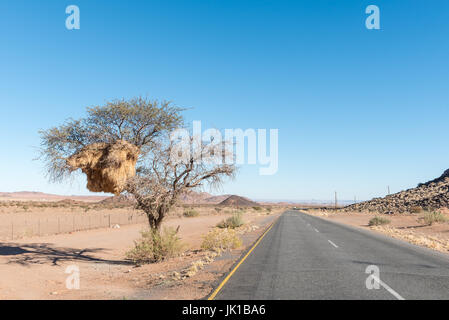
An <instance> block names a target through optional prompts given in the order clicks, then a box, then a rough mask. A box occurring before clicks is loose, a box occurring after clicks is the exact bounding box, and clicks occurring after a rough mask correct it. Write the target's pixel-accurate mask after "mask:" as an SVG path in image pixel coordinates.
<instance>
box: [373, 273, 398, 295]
mask: <svg viewBox="0 0 449 320" xmlns="http://www.w3.org/2000/svg"><path fill="white" fill-rule="evenodd" d="M371 278H373V279H374V280H375V281H377V282H378V283H379V284H380V285H381V286H382V287H384V288H385V289H386V290H387V291H388V292H389V293H391V294H392V295H393V296H394V297H395V298H396V299H398V300H405V299H404V298H403V297H402V296H401V295H400V294H399V293H397V292H396V291H394V290H393V289H391V288H390V286H389V285H388V284H386V283H385V282H383V281H382V280H380V279H379V278H378V277H376V276H375V275H371Z"/></svg>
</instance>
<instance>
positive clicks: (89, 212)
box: [0, 192, 285, 300]
mask: <svg viewBox="0 0 449 320" xmlns="http://www.w3.org/2000/svg"><path fill="white" fill-rule="evenodd" d="M211 197H213V199H209V198H211ZM229 198H231V200H232V202H233V205H227V204H226V202H225V203H223V204H222V203H221V202H223V201H226V200H227V199H229ZM184 199H185V200H186V201H187V202H189V203H186V204H183V205H181V206H179V207H176V208H174V210H173V212H171V214H170V215H169V217H168V218H167V220H166V222H165V223H164V227H169V226H171V227H175V228H177V227H179V238H180V240H181V242H182V244H183V249H182V253H181V254H180V255H179V256H178V257H176V258H173V259H170V260H167V261H162V262H159V263H153V264H146V265H136V264H134V263H133V262H132V261H131V260H129V259H127V258H126V252H128V251H129V250H131V249H132V247H133V243H134V241H135V240H137V239H139V237H140V232H141V231H143V230H145V229H148V227H147V225H148V223H147V222H146V219H145V217H144V215H143V214H142V213H141V212H139V211H138V210H136V209H135V208H134V207H133V206H134V202H133V201H132V200H129V199H126V197H122V196H120V197H110V196H105V197H89V196H87V197H85V196H73V197H66V196H56V195H49V194H44V193H30V192H18V193H9V194H8V195H7V196H3V197H2V200H1V201H0V208H1V209H0V216H1V220H0V221H1V222H0V241H1V244H0V274H2V277H1V279H0V292H1V294H0V299H2V300H4V299H201V298H205V297H207V295H209V294H210V292H211V290H212V289H213V288H214V287H215V286H216V284H217V281H218V280H219V279H220V278H221V277H222V276H223V275H224V274H226V273H227V272H228V270H229V269H230V267H231V266H232V265H233V264H234V262H235V261H236V260H237V259H238V258H239V257H240V255H241V253H242V252H244V251H245V248H247V247H248V246H249V245H251V244H252V243H253V242H254V241H255V239H257V237H258V236H259V235H260V234H261V232H262V231H263V230H264V229H265V228H266V227H267V226H268V225H270V224H271V223H273V221H274V220H275V219H276V218H277V217H279V215H280V213H282V212H283V211H285V207H283V206H279V205H276V204H273V205H262V206H259V205H257V203H255V202H251V204H254V206H248V205H247V204H248V202H249V200H248V199H245V198H241V197H238V196H226V195H225V196H211V195H209V194H206V193H193V194H192V193H191V194H189V196H188V197H187V196H186V197H185V198H184ZM220 200H222V201H220ZM193 202H195V203H196V204H192V203H193ZM240 202H241V203H242V204H241V205H239V204H240ZM235 214H239V215H241V216H242V225H240V226H238V227H237V228H236V229H235V231H236V237H237V238H238V239H241V245H239V246H238V247H236V248H235V249H232V250H224V251H223V252H222V251H220V250H219V249H218V248H213V247H210V248H207V249H205V248H202V244H203V242H204V237H205V236H206V235H207V234H208V233H209V232H210V231H211V230H214V229H218V230H224V229H220V228H217V227H216V226H217V225H218V224H220V222H222V221H224V220H226V219H229V218H232V217H233V215H235ZM130 217H131V218H130ZM73 218H75V228H73V226H72V223H73ZM58 220H59V223H60V225H59V228H60V229H59V230H58V228H57V223H56V221H58ZM89 220H90V224H89ZM11 222H13V223H14V228H15V231H14V234H11ZM38 228H40V231H39V230H38ZM11 236H13V237H14V238H13V239H11ZM72 265H76V266H77V267H78V268H79V270H80V279H81V283H80V289H79V290H69V289H67V287H66V283H65V281H66V278H67V276H68V275H67V274H66V273H65V271H66V268H67V267H68V266H72ZM24 279H26V281H24ZM19 283H21V285H18V284H19Z"/></svg>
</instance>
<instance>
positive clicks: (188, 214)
mask: <svg viewBox="0 0 449 320" xmlns="http://www.w3.org/2000/svg"><path fill="white" fill-rule="evenodd" d="M199 215H200V213H199V212H198V211H196V210H193V209H191V210H186V211H184V213H183V216H184V217H187V218H193V217H198V216H199Z"/></svg>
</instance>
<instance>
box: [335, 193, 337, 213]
mask: <svg viewBox="0 0 449 320" xmlns="http://www.w3.org/2000/svg"><path fill="white" fill-rule="evenodd" d="M335 209H337V191H335Z"/></svg>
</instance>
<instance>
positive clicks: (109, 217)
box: [108, 214, 111, 228]
mask: <svg viewBox="0 0 449 320" xmlns="http://www.w3.org/2000/svg"><path fill="white" fill-rule="evenodd" d="M108 219H109V228H110V227H111V214H109V216H108Z"/></svg>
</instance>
